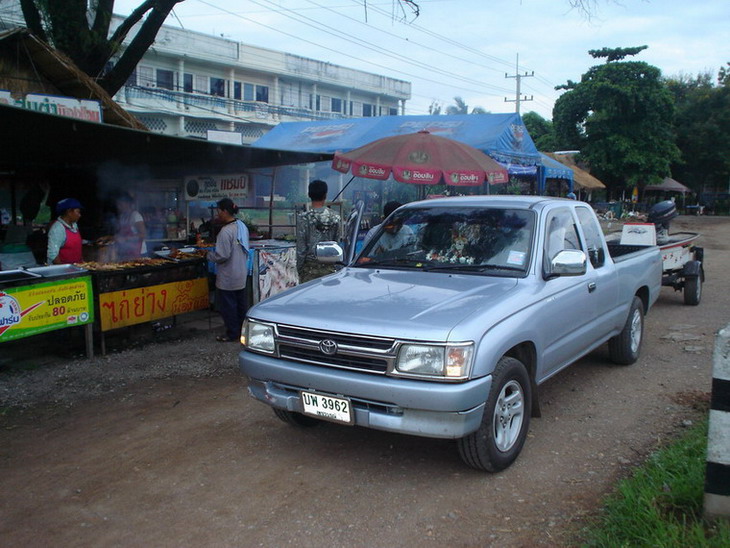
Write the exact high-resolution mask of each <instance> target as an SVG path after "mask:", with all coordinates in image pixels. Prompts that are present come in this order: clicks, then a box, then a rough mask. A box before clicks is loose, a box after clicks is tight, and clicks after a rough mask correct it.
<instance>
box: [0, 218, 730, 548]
mask: <svg viewBox="0 0 730 548" xmlns="http://www.w3.org/2000/svg"><path fill="white" fill-rule="evenodd" d="M673 227H674V228H675V229H676V230H696V231H698V232H701V233H702V234H703V237H702V239H701V245H704V246H705V248H706V251H707V254H706V258H707V263H706V264H707V283H706V285H705V286H704V290H705V292H704V295H703V300H702V304H701V305H700V306H698V307H690V306H685V305H684V304H683V303H682V296H681V295H680V294H676V293H674V292H673V291H672V290H671V289H670V288H665V289H664V290H663V291H662V294H661V296H660V298H659V301H658V302H657V305H656V307H655V308H654V309H653V310H652V311H651V313H650V314H649V316H648V320H647V324H646V331H645V340H644V348H643V350H642V358H641V359H640V360H639V362H638V363H636V364H635V365H633V366H630V367H619V366H615V365H613V364H611V363H610V362H609V360H608V352H607V350H606V349H605V347H604V348H601V349H598V350H596V351H595V352H593V353H591V354H590V355H589V356H586V357H585V358H583V359H582V360H580V361H579V362H578V363H577V364H575V365H574V366H573V367H571V368H570V369H568V370H566V371H564V372H561V373H560V374H558V375H556V376H555V377H553V378H552V379H550V380H549V381H547V382H546V383H544V384H543V385H542V386H541V388H540V398H541V403H542V412H543V416H542V418H540V419H535V420H533V421H532V422H531V423H530V431H529V434H528V438H529V439H528V442H527V444H526V447H525V450H524V451H523V453H522V454H521V455H520V458H519V459H518V460H517V462H516V463H515V464H514V465H513V466H511V467H510V468H508V469H507V470H505V471H503V472H501V473H499V474H482V473H478V472H476V471H474V470H470V469H468V468H466V467H465V466H464V465H463V464H462V463H461V461H460V460H459V458H458V456H457V454H456V447H455V444H454V443H453V442H451V441H448V440H433V439H427V438H418V437H413V436H399V435H396V434H390V433H387V432H380V431H376V430H369V429H364V428H358V427H355V428H352V427H348V426H341V425H336V424H325V423H323V424H321V425H319V427H317V428H313V429H307V430H300V429H296V428H292V427H290V426H288V425H286V424H284V423H282V422H281V421H279V420H277V419H276V418H275V417H274V414H273V413H272V412H271V410H270V409H268V408H267V407H266V406H264V405H262V404H260V403H259V402H256V401H254V400H252V399H251V398H250V397H248V396H247V395H246V390H245V389H244V388H243V386H244V384H245V381H244V380H243V378H242V377H241V376H240V375H239V374H238V372H237V369H236V353H237V350H238V348H239V347H238V345H236V344H232V343H226V344H223V343H217V342H215V340H214V336H215V334H216V333H217V332H218V331H217V327H216V326H215V325H214V326H213V327H214V329H213V330H212V331H211V330H209V329H208V320H207V315H206V314H205V313H203V314H202V315H201V317H200V318H199V320H198V321H197V323H186V324H182V323H181V324H180V325H177V326H175V327H173V328H171V329H168V330H165V331H161V332H157V333H155V332H153V330H152V329H150V326H149V325H147V326H138V327H137V328H135V329H131V330H129V331H126V330H120V331H119V333H116V332H114V333H115V334H114V336H109V337H108V338H107V346H108V348H109V349H110V352H109V355H108V356H106V357H97V358H95V359H93V360H86V359H82V358H80V357H79V356H78V354H79V353H80V351H81V349H82V348H83V344H82V342H83V341H81V340H80V337H78V336H76V335H77V334H74V333H71V332H72V331H73V330H66V331H68V332H69V333H68V334H64V332H58V333H59V335H58V336H57V337H51V336H50V335H49V336H48V337H45V338H42V337H39V338H38V339H25V340H23V341H16V342H14V343H6V344H5V345H3V347H0V351H1V353H0V405H2V406H5V407H6V408H7V407H15V408H20V409H19V410H18V411H13V410H11V411H10V412H7V413H2V411H0V538H2V539H3V540H2V543H1V544H2V545H3V546H37V545H48V546H159V547H167V546H169V547H171V548H172V547H179V546H206V547H207V546H211V547H218V546H287V545H294V546H302V547H309V546H312V547H321V546H374V547H380V546H383V547H389V548H393V547H399V546H403V547H411V546H419V547H423V546H429V545H430V546H450V547H465V548H467V547H468V548H472V547H475V546H505V547H519V548H524V547H533V546H546V547H550V548H552V547H561V548H562V547H564V546H576V545H580V544H581V542H580V529H581V527H582V526H583V525H584V524H585V520H586V519H587V518H588V517H590V516H593V515H595V513H596V512H597V509H598V508H600V505H601V500H602V498H603V496H605V495H606V494H607V493H609V492H611V491H612V490H613V488H614V487H615V485H616V482H617V481H618V480H619V479H620V478H622V477H626V476H627V475H629V474H630V473H631V472H632V471H633V469H634V467H635V466H636V465H638V464H640V463H641V462H643V461H644V460H645V458H646V456H647V455H648V454H650V453H651V451H653V450H654V449H655V448H656V447H658V446H661V445H663V444H664V443H666V442H667V441H669V440H672V439H674V437H675V436H676V434H677V433H678V432H680V431H681V430H682V429H683V427H685V426H688V425H690V424H692V423H693V422H694V421H695V420H696V419H697V418H698V417H699V416H701V414H702V413H703V412H706V411H705V410H706V401H707V397H708V394H709V390H710V386H711V377H712V375H711V366H712V349H713V344H714V337H715V333H716V332H717V330H718V329H720V328H722V327H725V326H726V325H727V323H728V321H729V320H730V318H729V317H728V311H729V310H730V281H729V279H728V277H727V275H726V272H727V271H728V269H730V253H728V252H730V246H729V245H728V242H730V219H728V218H703V217H697V218H680V219H677V222H676V224H675V225H674V226H673ZM216 319H217V318H216ZM181 321H182V317H181ZM218 325H220V324H218ZM74 354H76V357H74ZM34 406H35V408H34Z"/></svg>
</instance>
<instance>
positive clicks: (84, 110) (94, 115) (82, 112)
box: [0, 90, 102, 122]
mask: <svg viewBox="0 0 730 548" xmlns="http://www.w3.org/2000/svg"><path fill="white" fill-rule="evenodd" d="M0 104H3V105H10V106H12V107H19V108H24V109H27V110H35V111H38V112H45V113H47V114H57V115H58V116H66V117H67V118H76V119H78V120H87V121H89V122H101V121H102V110H101V103H100V102H99V101H95V100H93V99H76V98H74V97H63V96H58V95H43V94H40V93H28V94H27V95H25V96H24V97H21V98H19V99H15V98H13V96H12V95H11V93H10V92H9V91H5V90H0Z"/></svg>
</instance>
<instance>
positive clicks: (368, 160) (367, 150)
mask: <svg viewBox="0 0 730 548" xmlns="http://www.w3.org/2000/svg"><path fill="white" fill-rule="evenodd" d="M332 168H333V169H335V170H337V171H340V172H342V173H348V172H351V173H352V175H353V176H354V177H365V178H368V179H378V180H385V179H387V178H388V177H390V176H391V175H392V176H393V178H394V179H395V180H396V181H399V182H401V183H412V184H417V185H436V184H442V183H443V184H447V185H454V186H479V185H482V184H483V183H484V181H485V180H486V181H488V182H490V183H493V184H496V183H506V182H508V181H509V175H508V173H507V170H506V169H505V168H504V167H502V166H501V165H500V164H499V163H497V162H496V161H495V160H493V159H492V158H490V157H489V156H487V155H486V154H484V153H483V152H482V151H480V150H477V149H476V148H474V147H472V146H469V145H467V144H464V143H461V142H459V141H454V140H453V139H447V138H446V137H439V136H437V135H432V134H431V133H429V132H428V131H419V132H418V133H408V134H405V135H396V136H395V137H384V138H382V139H378V140H376V141H373V142H372V143H368V144H367V145H363V146H361V147H360V148H356V149H354V150H351V151H349V152H344V153H337V154H335V156H334V158H333V159H332Z"/></svg>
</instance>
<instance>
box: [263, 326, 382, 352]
mask: <svg viewBox="0 0 730 548" xmlns="http://www.w3.org/2000/svg"><path fill="white" fill-rule="evenodd" d="M277 331H278V332H279V336H280V337H281V338H282V339H301V340H306V341H312V342H316V344H319V342H320V341H321V340H323V339H331V340H333V341H335V342H336V343H337V344H338V345H340V346H342V345H346V346H353V347H359V348H363V349H371V350H390V349H391V348H392V347H393V343H394V342H395V341H394V340H393V339H385V338H380V337H365V336H362V335H351V334H349V333H332V332H327V331H314V330H311V329H304V328H301V327H292V326H289V325H279V326H277Z"/></svg>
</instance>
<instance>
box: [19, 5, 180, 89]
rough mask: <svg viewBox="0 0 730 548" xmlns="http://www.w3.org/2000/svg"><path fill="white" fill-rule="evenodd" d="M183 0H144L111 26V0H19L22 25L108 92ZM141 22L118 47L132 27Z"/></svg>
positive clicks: (123, 77) (122, 79) (124, 76)
mask: <svg viewBox="0 0 730 548" xmlns="http://www.w3.org/2000/svg"><path fill="white" fill-rule="evenodd" d="M182 1H183V0H145V1H143V2H141V3H140V5H139V6H138V7H137V8H136V9H135V10H134V11H133V12H132V13H131V14H130V15H129V16H128V17H127V18H126V19H124V21H122V23H121V25H119V26H118V27H116V28H115V29H112V27H111V22H112V13H113V11H114V0H88V1H87V0H20V6H21V8H22V10H23V17H24V18H25V24H26V25H27V27H28V29H29V30H30V31H31V32H32V33H33V34H35V35H36V36H37V37H38V38H40V39H42V40H44V41H45V42H47V43H48V44H50V45H51V46H53V47H54V48H56V49H58V50H60V51H62V52H63V53H65V54H66V55H68V56H69V57H70V58H71V60H72V61H73V62H74V63H75V64H76V65H77V66H78V67H79V68H80V69H81V70H83V71H84V72H85V73H86V74H88V75H89V76H91V77H93V78H96V79H97V81H98V82H99V84H100V85H101V87H103V88H104V89H105V90H106V91H107V92H109V94H111V95H114V94H115V93H116V92H117V91H118V90H119V88H121V87H122V86H123V85H124V83H125V82H126V81H127V79H128V78H129V76H130V75H131V74H132V72H133V71H134V69H135V67H136V66H137V63H138V62H139V60H140V59H141V58H142V56H143V55H144V54H145V52H146V51H147V49H148V48H149V47H150V46H151V45H152V44H153V43H154V41H155V37H156V36H157V32H158V31H159V30H160V27H161V26H162V24H163V23H164V22H165V19H166V18H167V16H168V15H169V14H170V12H171V11H172V8H174V7H175V5H176V4H178V3H180V2H182ZM140 21H143V22H142V25H141V27H140V29H139V31H138V32H137V34H136V35H135V36H134V38H133V39H132V40H131V41H130V43H129V44H128V45H127V46H126V47H125V48H122V42H123V41H124V39H125V38H127V35H128V34H129V32H130V31H131V30H132V28H133V27H134V26H135V25H136V24H137V23H139V22H140Z"/></svg>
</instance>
